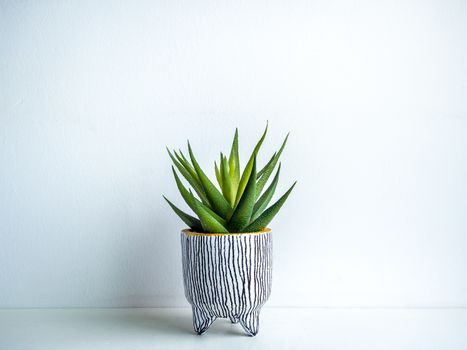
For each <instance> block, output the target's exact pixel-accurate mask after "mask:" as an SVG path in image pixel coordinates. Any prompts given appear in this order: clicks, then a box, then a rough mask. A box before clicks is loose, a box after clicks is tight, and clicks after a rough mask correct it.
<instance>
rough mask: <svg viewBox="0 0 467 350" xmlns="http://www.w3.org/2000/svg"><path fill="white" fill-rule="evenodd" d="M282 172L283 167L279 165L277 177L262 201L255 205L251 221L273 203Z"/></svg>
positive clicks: (259, 200)
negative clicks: (272, 199)
mask: <svg viewBox="0 0 467 350" xmlns="http://www.w3.org/2000/svg"><path fill="white" fill-rule="evenodd" d="M280 172H281V165H280V164H279V167H278V168H277V172H276V176H274V179H273V180H272V182H271V185H269V187H268V188H267V189H266V191H265V192H264V193H263V195H262V196H261V198H260V199H258V201H257V202H256V204H255V207H254V208H253V215H252V216H251V221H254V220H256V219H257V218H258V217H259V216H260V215H261V213H262V212H263V211H264V209H265V208H266V207H267V206H268V204H269V202H270V201H271V198H272V196H273V195H274V192H275V191H276V186H277V182H278V181H279V173H280Z"/></svg>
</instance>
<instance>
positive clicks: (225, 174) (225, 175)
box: [221, 156, 235, 206]
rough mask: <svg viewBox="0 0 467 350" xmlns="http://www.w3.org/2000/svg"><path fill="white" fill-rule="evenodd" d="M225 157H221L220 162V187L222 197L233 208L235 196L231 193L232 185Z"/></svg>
mask: <svg viewBox="0 0 467 350" xmlns="http://www.w3.org/2000/svg"><path fill="white" fill-rule="evenodd" d="M227 164H228V162H227V157H225V156H223V158H222V162H221V177H222V184H223V185H224V186H223V187H222V193H223V195H224V197H225V198H226V199H227V201H228V202H229V204H230V205H231V206H233V204H234V201H235V196H234V195H233V191H232V183H231V181H230V177H229V169H228V168H227Z"/></svg>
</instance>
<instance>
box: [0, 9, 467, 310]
mask: <svg viewBox="0 0 467 350" xmlns="http://www.w3.org/2000/svg"><path fill="white" fill-rule="evenodd" d="M0 89H1V90H0V122H1V124H0V170H1V172H0V306H2V307H31V306H38V307H45V306H57V307H60V306H182V305H185V306H186V305H187V304H186V302H185V301H184V297H183V289H182V288H183V286H182V281H181V263H180V260H181V258H180V247H179V230H180V228H182V227H183V225H182V224H181V222H180V221H179V220H178V218H177V217H176V216H175V215H174V214H173V213H172V212H171V210H170V208H168V206H167V205H166V204H165V203H164V202H163V199H162V194H166V195H168V196H169V197H170V198H172V199H173V200H174V201H175V202H176V203H178V204H180V205H181V204H182V200H181V199H180V197H179V196H178V193H177V191H176V188H175V186H174V183H173V179H172V175H171V172H170V162H169V159H168V157H167V155H166V153H165V146H166V145H169V146H170V147H175V148H178V147H184V145H185V141H186V139H187V138H190V140H191V141H192V144H193V147H194V149H195V151H196V153H197V154H198V156H199V158H200V160H201V163H202V165H203V166H205V167H209V168H211V166H212V161H213V160H214V158H216V157H217V155H218V151H219V150H221V149H222V150H224V151H225V150H227V149H228V147H229V145H230V142H231V141H230V140H231V137H232V135H233V130H234V127H235V126H238V127H239V128H240V138H241V140H240V142H241V156H242V158H243V160H245V158H246V157H247V156H248V152H249V151H250V150H251V147H252V145H253V144H254V142H256V139H257V138H258V136H259V135H260V133H261V132H262V129H263V127H264V125H265V121H266V120H267V119H268V120H269V122H270V134H269V137H268V140H267V142H266V144H265V147H264V150H263V151H264V152H263V153H262V158H261V159H262V161H263V162H264V161H266V160H267V159H268V158H269V156H270V154H271V153H272V152H273V151H274V150H275V149H276V148H278V146H279V145H280V142H281V139H282V137H283V136H284V135H285V133H286V132H287V131H289V130H290V131H291V138H290V142H289V144H288V146H287V148H286V151H285V153H284V155H283V159H282V161H283V173H282V179H281V184H280V186H279V187H280V188H279V189H278V190H279V192H282V191H284V190H285V189H286V188H287V187H288V186H289V185H290V184H291V183H292V181H293V180H295V179H297V180H298V181H299V183H298V186H297V187H296V191H295V193H293V194H292V195H291V197H290V198H289V201H288V203H287V204H286V205H285V207H284V208H283V210H282V212H281V213H280V214H279V216H278V217H277V218H276V219H275V220H274V221H273V223H272V225H271V227H272V228H273V229H274V231H275V236H274V239H275V247H274V249H275V252H274V253H275V271H274V290H273V295H272V297H271V299H270V303H269V304H268V305H270V306H300V305H311V306H467V235H466V233H467V218H466V215H465V214H466V209H467V181H466V179H467V138H466V137H467V98H466V97H467V5H466V3H465V1H441V0H440V1H419V2H417V1H402V0H401V1H393V0H390V1H389V0H388V1H361V0H357V1H344V0H336V1H325V0H322V1H303V2H299V1H287V0H280V1H275V2H270V1H264V2H263V1H245V2H238V1H225V2H223V1H204V0H203V1H196V2H195V1H182V0H178V1H165V2H163V1H159V2H157V1H149V0H147V1H100V2H96V1H88V2H87V1H42V2H32V1H3V2H2V4H1V5H0ZM211 170H213V169H211ZM211 174H212V173H211Z"/></svg>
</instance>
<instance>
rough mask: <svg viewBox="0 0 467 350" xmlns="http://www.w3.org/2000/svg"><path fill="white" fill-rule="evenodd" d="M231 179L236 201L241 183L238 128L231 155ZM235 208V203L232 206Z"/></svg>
mask: <svg viewBox="0 0 467 350" xmlns="http://www.w3.org/2000/svg"><path fill="white" fill-rule="evenodd" d="M229 177H230V183H231V184H232V193H233V197H234V199H235V198H236V196H237V189H238V184H239V182H240V157H239V156H238V128H235V135H234V139H233V142H232V148H231V150H230V155H229ZM231 205H232V206H233V203H232V204H231Z"/></svg>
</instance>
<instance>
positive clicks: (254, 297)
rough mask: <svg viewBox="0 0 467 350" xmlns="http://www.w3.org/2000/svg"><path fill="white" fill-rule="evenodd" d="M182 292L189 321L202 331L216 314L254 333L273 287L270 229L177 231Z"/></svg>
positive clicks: (198, 330)
mask: <svg viewBox="0 0 467 350" xmlns="http://www.w3.org/2000/svg"><path fill="white" fill-rule="evenodd" d="M181 243H182V264H183V282H184V287H185V296H186V298H187V300H188V302H189V303H190V304H191V306H192V309H193V327H194V329H195V331H196V332H197V333H198V334H202V333H204V332H205V331H206V330H207V329H208V328H209V326H210V325H211V324H212V323H213V322H214V321H215V319H216V318H218V317H221V318H229V319H230V320H231V321H232V322H233V323H237V322H239V323H240V324H241V325H242V326H243V328H244V329H245V331H246V332H247V333H248V334H249V335H251V336H254V335H256V334H257V333H258V326H259V313H260V310H261V307H262V306H263V305H264V303H265V302H266V301H267V299H268V298H269V295H270V293H271V273H272V233H271V230H270V229H265V230H263V231H261V232H254V233H229V234H212V233H196V232H193V231H191V230H183V231H182V233H181Z"/></svg>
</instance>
